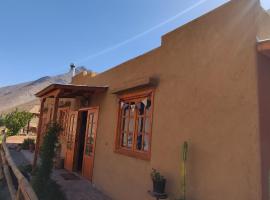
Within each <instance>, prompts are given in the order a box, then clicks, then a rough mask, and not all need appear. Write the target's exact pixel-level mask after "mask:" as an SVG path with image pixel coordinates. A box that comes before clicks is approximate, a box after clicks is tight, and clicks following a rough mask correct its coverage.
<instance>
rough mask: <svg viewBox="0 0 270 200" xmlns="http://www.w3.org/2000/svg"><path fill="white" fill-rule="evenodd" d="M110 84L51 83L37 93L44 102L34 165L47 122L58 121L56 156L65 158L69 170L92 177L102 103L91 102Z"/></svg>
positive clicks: (34, 164)
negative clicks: (60, 129) (58, 143)
mask: <svg viewBox="0 0 270 200" xmlns="http://www.w3.org/2000/svg"><path fill="white" fill-rule="evenodd" d="M107 88H108V87H107V86H86V85H72V84H69V85H64V84H52V85H50V86H48V87H46V88H45V89H43V90H42V91H40V92H38V93H37V94H36V96H37V97H38V98H40V101H41V106H40V120H39V125H38V133H37V142H36V150H35V156H34V159H33V166H36V164H37V158H38V154H39V151H40V146H41V145H42V142H43V136H44V134H45V133H46V129H47V126H48V124H49V123H51V122H57V123H59V124H60V125H61V126H62V128H63V131H62V132H61V133H60V134H59V142H60V147H59V149H58V151H57V160H58V161H59V163H61V160H62V163H63V165H64V168H65V169H66V170H68V171H69V172H77V173H79V174H81V175H82V176H83V177H85V178H86V179H88V180H90V181H92V175H93V165H94V154H95V139H96V132H97V119H98V111H99V107H98V105H95V106H93V105H92V104H91V97H92V96H93V95H100V94H102V93H104V92H106V90H107ZM60 165H61V164H60Z"/></svg>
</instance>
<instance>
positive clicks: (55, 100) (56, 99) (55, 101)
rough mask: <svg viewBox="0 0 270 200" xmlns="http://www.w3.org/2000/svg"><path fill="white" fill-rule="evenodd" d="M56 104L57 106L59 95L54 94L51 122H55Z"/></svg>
mask: <svg viewBox="0 0 270 200" xmlns="http://www.w3.org/2000/svg"><path fill="white" fill-rule="evenodd" d="M58 106H59V97H58V96H55V97H54V108H53V117H52V122H57V114H58Z"/></svg>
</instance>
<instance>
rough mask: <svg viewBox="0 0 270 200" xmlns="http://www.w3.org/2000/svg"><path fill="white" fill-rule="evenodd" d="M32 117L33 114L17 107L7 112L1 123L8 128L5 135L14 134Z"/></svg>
mask: <svg viewBox="0 0 270 200" xmlns="http://www.w3.org/2000/svg"><path fill="white" fill-rule="evenodd" d="M32 118H33V114H32V113H29V112H26V111H18V110H17V109H16V110H15V111H13V112H11V113H9V114H7V115H6V116H5V117H4V119H3V123H4V125H5V127H6V128H7V129H8V131H7V135H16V134H18V133H19V131H20V130H21V129H22V128H23V127H25V126H26V125H27V123H28V122H29V121H30V120H31V119H32ZM0 121H1V120H0Z"/></svg>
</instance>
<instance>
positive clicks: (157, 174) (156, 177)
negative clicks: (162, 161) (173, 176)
mask: <svg viewBox="0 0 270 200" xmlns="http://www.w3.org/2000/svg"><path fill="white" fill-rule="evenodd" d="M151 178H152V180H153V181H157V182H158V181H162V180H164V179H165V178H164V176H161V174H160V172H159V171H157V170H156V169H154V168H153V169H152V172H151Z"/></svg>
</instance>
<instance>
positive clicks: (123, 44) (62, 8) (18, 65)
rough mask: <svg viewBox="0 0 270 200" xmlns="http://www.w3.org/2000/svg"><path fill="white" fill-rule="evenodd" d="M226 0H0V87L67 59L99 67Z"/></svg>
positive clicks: (60, 66)
mask: <svg viewBox="0 0 270 200" xmlns="http://www.w3.org/2000/svg"><path fill="white" fill-rule="evenodd" d="M227 1H228V0H185V1H184V0H128V1H127V0H114V1H108V0H91V1H89V0H57V1H55V0H46V1H36V0H24V1H18V0H6V1H1V3H0V27H1V29H0V69H1V78H0V87H1V86H5V85H10V84H16V83H19V82H24V81H29V80H34V79H37V78H40V77H42V76H45V75H55V74H59V73H63V72H66V71H67V70H68V66H69V64H70V63H72V62H74V63H75V64H76V65H83V66H86V67H87V68H89V69H92V70H94V71H97V72H102V71H104V70H106V69H109V68H110V67H113V66H115V65H117V64H119V63H121V62H124V61H126V60H128V59H130V58H132V57H134V56H137V55H140V54H142V53H143V52H145V51H148V50H150V49H152V48H155V47H157V46H159V44H160V36H161V35H163V34H165V33H166V32H168V31H170V30H173V29H175V28H177V27H178V26H180V25H182V24H185V23H187V22H189V21H191V20H192V19H194V18H196V17H198V16H200V15H202V14H204V13H206V12H208V11H210V10H212V9H213V8H215V7H218V6H219V5H221V4H223V3H225V2H227ZM263 1H265V2H266V3H267V4H268V5H265V6H269V8H270V1H269V0H263Z"/></svg>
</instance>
